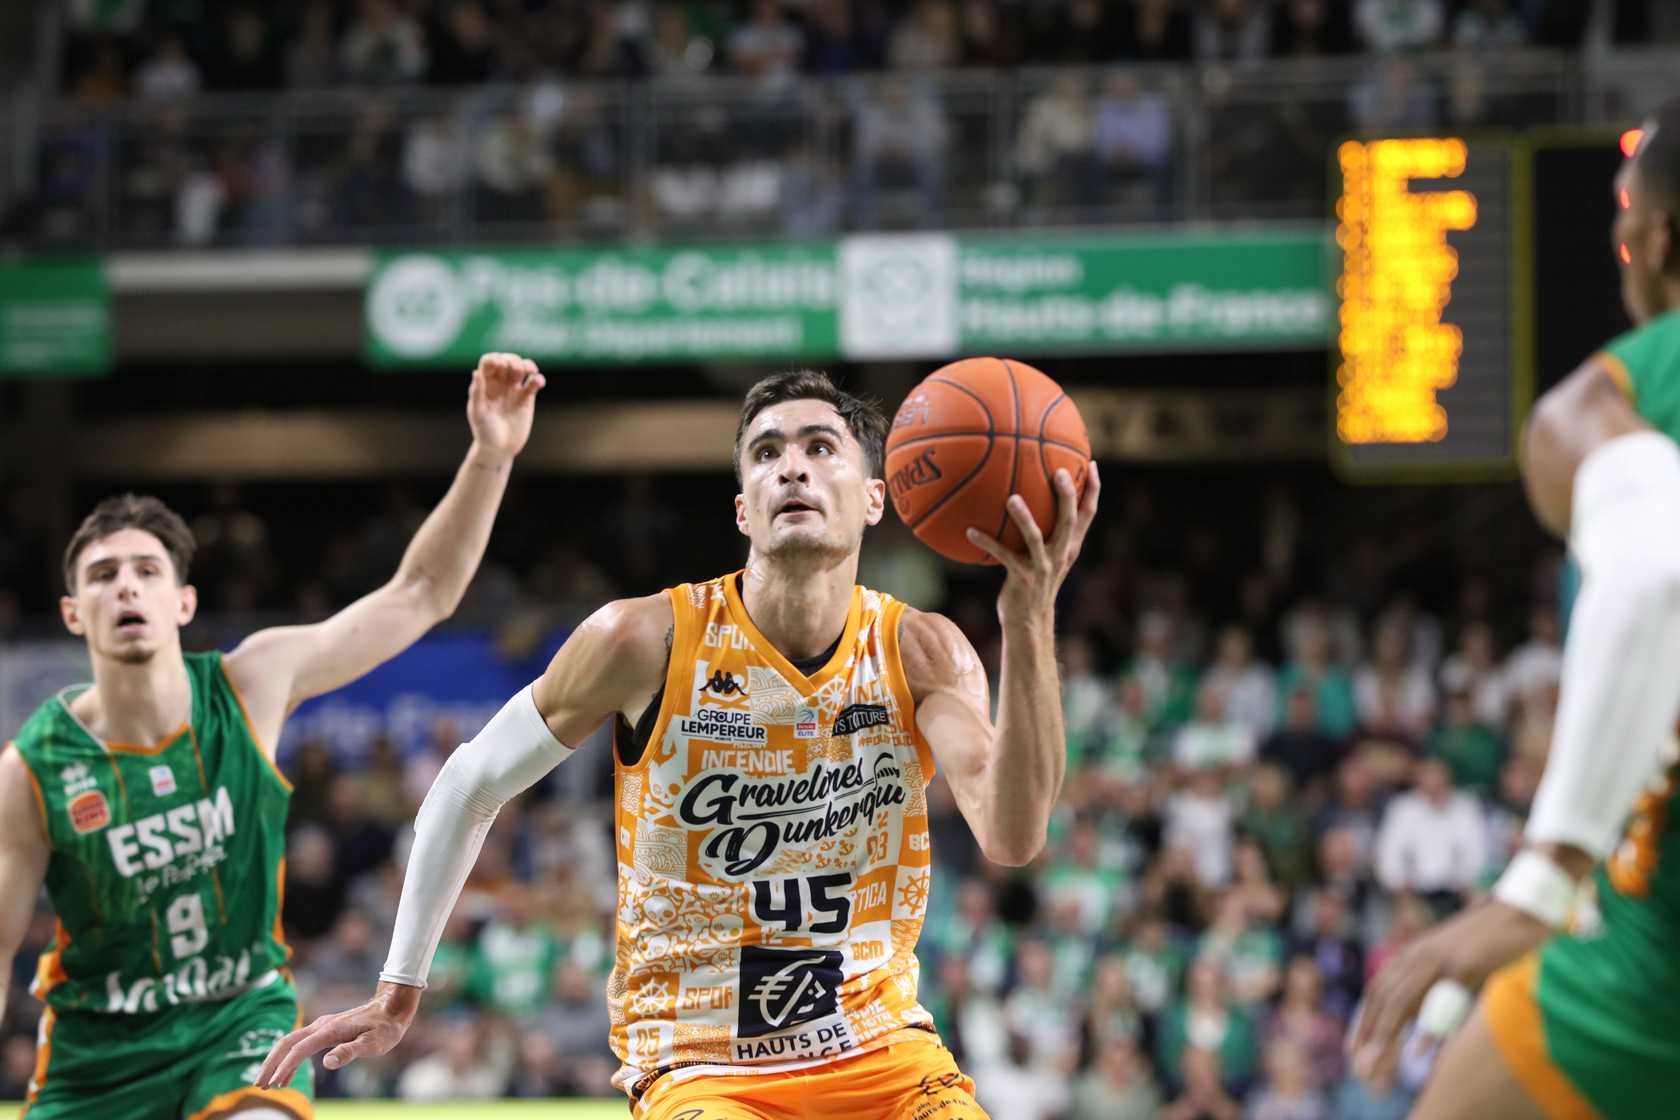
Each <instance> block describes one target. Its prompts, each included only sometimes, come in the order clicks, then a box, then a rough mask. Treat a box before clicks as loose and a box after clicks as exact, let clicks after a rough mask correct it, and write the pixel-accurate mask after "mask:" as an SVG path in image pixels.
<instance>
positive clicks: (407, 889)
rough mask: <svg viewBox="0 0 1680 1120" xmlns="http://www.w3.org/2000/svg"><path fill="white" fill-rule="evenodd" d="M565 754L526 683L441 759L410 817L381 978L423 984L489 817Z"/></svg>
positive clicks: (490, 820) (487, 828) (481, 843)
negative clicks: (409, 841) (408, 847)
mask: <svg viewBox="0 0 1680 1120" xmlns="http://www.w3.org/2000/svg"><path fill="white" fill-rule="evenodd" d="M571 754H572V749H571V748H570V747H568V746H566V745H565V744H564V743H562V742H560V740H558V739H556V738H555V737H554V733H553V732H552V731H550V730H549V729H548V723H547V722H546V721H545V720H544V719H543V717H542V713H541V712H539V711H538V710H537V701H536V698H535V697H533V696H532V694H531V686H530V685H526V686H525V687H524V688H522V689H520V690H519V692H518V694H517V695H515V696H514V698H513V699H512V700H509V701H508V702H507V703H506V704H504V705H503V706H502V710H501V711H499V712H497V713H496V714H495V715H494V716H493V717H492V718H491V720H490V722H489V723H487V724H485V725H484V730H483V731H480V732H479V733H478V734H477V735H476V736H475V737H474V738H473V740H472V741H471V742H469V743H463V744H462V745H461V746H460V747H459V748H457V749H456V751H455V753H454V754H452V755H450V756H449V761H448V762H446V763H444V765H443V769H442V770H441V771H439V773H438V776H437V781H435V782H433V783H432V788H431V790H430V791H429V792H428V793H427V794H426V800H425V801H424V802H422V803H421V805H420V812H419V813H418V814H416V815H415V818H414V847H413V850H412V851H411V852H410V853H409V857H408V870H407V871H406V872H405V873H404V875H403V888H402V899H401V901H399V902H398V903H397V920H396V927H395V928H394V929H393V930H392V931H391V955H390V956H389V957H388V958H386V961H385V970H384V971H383V972H381V973H380V974H379V978H380V979H381V980H390V981H394V982H395V983H398V984H408V985H410V986H412V987H416V988H423V987H425V986H426V973H427V972H428V971H430V970H431V967H432V955H433V954H434V953H436V952H437V947H438V940H439V939H440V938H441V937H442V936H443V927H444V925H445V923H447V922H448V921H449V915H450V912H451V911H453V910H454V909H455V901H456V899H458V898H459V897H460V895H461V886H462V884H464V883H465V882H466V881H467V873H468V872H470V871H471V870H472V867H473V864H474V863H476V862H477V861H478V852H479V849H480V848H482V847H483V846H484V837H485V835H486V834H487V833H488V832H489V831H490V826H491V825H492V824H494V823H495V821H496V814H497V813H499V812H501V811H502V806H503V805H505V804H507V803H508V802H509V801H510V800H512V799H513V798H514V797H516V796H518V795H519V794H520V793H523V792H524V791H525V790H526V789H529V788H530V787H531V786H532V785H534V784H536V783H537V782H538V781H540V780H541V779H542V777H543V775H544V774H547V773H548V772H549V771H550V770H552V769H554V768H555V767H556V766H557V765H559V764H560V763H562V762H564V761H565V760H566V759H567V758H569V757H571Z"/></svg>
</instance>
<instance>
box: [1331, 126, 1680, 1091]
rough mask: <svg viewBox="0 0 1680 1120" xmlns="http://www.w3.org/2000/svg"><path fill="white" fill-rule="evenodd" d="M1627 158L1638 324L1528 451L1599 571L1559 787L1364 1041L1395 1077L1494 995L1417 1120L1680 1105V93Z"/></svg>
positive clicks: (1621, 214) (1378, 1069) (1627, 292)
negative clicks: (1428, 1038)
mask: <svg viewBox="0 0 1680 1120" xmlns="http://www.w3.org/2000/svg"><path fill="white" fill-rule="evenodd" d="M1622 150H1623V152H1624V154H1626V156H1627V159H1626V160H1625V161H1624V162H1623V164H1622V166H1621V168H1620V169H1619V170H1618V172H1617V174H1616V177H1615V181H1614V183H1613V184H1611V188H1612V190H1613V193H1614V198H1615V203H1616V211H1615V219H1614V222H1613V224H1612V227H1611V231H1610V245H1609V248H1610V249H1611V250H1612V251H1613V252H1614V253H1615V256H1616V260H1617V262H1618V267H1619V272H1620V277H1619V279H1620V283H1621V294H1622V303H1623V306H1624V307H1625V309H1626V310H1627V313H1628V316H1629V318H1630V319H1632V320H1633V322H1634V323H1635V324H1637V327H1636V329H1634V330H1633V331H1631V332H1629V333H1627V334H1625V335H1623V336H1621V337H1620V338H1617V339H1616V340H1614V341H1613V342H1611V343H1610V344H1609V346H1608V347H1607V348H1606V349H1604V350H1602V351H1600V352H1599V353H1597V354H1595V355H1593V356H1592V357H1591V358H1589V359H1588V360H1587V361H1586V362H1585V363H1584V364H1583V365H1582V366H1581V367H1580V368H1579V369H1577V370H1576V371H1575V372H1574V373H1572V374H1571V375H1570V376H1569V377H1567V378H1565V379H1564V380H1563V381H1561V382H1560V383H1559V384H1558V385H1556V386H1554V387H1553V388H1551V389H1550V390H1548V391H1547V392H1546V394H1545V395H1544V396H1543V397H1542V398H1541V400H1540V401H1539V402H1538V404H1537V405H1536V407H1535V409H1534V411H1533V413H1532V414H1531V416H1530V418H1529V422H1528V425H1527V428H1526V430H1525V432H1524V437H1523V457H1522V473H1523V482H1524V486H1525V489H1526V491H1527V494H1528V498H1529V503H1530V505H1531V506H1532V508H1533V510H1534V513H1535V515H1536V517H1537V518H1538V519H1539V521H1540V522H1541V524H1542V525H1543V526H1545V527H1546V528H1547V529H1548V530H1550V531H1551V532H1552V533H1554V534H1556V535H1557V536H1559V537H1564V538H1567V539H1568V541H1569V544H1570V550H1571V553H1572V554H1573V555H1574V556H1576V557H1578V558H1579V559H1580V561H1581V565H1582V569H1583V575H1584V578H1583V579H1582V581H1581V583H1580V586H1579V589H1578V591H1577V592H1576V603H1575V608H1574V610H1573V612H1572V613H1571V617H1570V622H1569V641H1568V644H1567V646H1566V648H1565V652H1564V665H1565V669H1564V674H1565V679H1564V681H1563V689H1562V695H1561V698H1560V701H1559V704H1558V711H1557V717H1556V726H1555V729H1554V732H1553V735H1552V742H1551V745H1550V750H1549V753H1548V756H1547V759H1546V766H1545V774H1544V777H1543V779H1542V781H1541V783H1540V787H1539V789H1538V791H1537V793H1536V795H1535V797H1534V803H1533V805H1532V807H1531V808H1530V812H1529V819H1528V822H1527V824H1526V825H1525V828H1524V836H1523V845H1522V848H1521V850H1520V851H1518V852H1517V853H1516V854H1515V856H1514V857H1513V859H1512V861H1511V865H1510V866H1509V867H1508V868H1507V869H1506V871H1505V872H1504V873H1503V874H1502V875H1501V877H1500V880H1499V882H1498V883H1497V884H1496V885H1495V887H1494V889H1493V891H1492V893H1491V897H1490V898H1489V899H1487V900H1485V901H1482V902H1479V903H1476V904H1474V905H1472V906H1469V907H1467V908H1466V909H1465V910H1463V911H1461V912H1460V913H1458V914H1456V915H1454V916H1453V917H1452V918H1450V919H1449V920H1447V921H1446V922H1444V923H1442V924H1441V925H1440V926H1439V927H1437V928H1435V929H1432V930H1430V931H1428V932H1427V933H1424V934H1422V935H1421V936H1419V937H1416V938H1414V939H1412V941H1411V942H1410V943H1409V944H1408V945H1407V946H1406V947H1405V948H1403V949H1402V950H1401V951H1400V952H1399V953H1398V954H1396V955H1395V957H1394V958H1393V959H1392V960H1390V961H1389V963H1388V964H1387V965H1386V966H1385V967H1384V968H1383V970H1382V971H1381V972H1380V973H1379V974H1378V975H1377V976H1376V977H1375V978H1374V979H1373V982H1372V983H1371V984H1370V985H1369V986H1368V987H1367V989H1366V995H1365V999H1364V1001H1363V1008H1362V1012H1361V1016H1360V1020H1359V1022H1358V1024H1357V1025H1356V1027H1355V1030H1354V1033H1353V1038H1352V1039H1351V1048H1352V1053H1353V1063H1352V1064H1353V1069H1354V1071H1355V1073H1356V1074H1358V1075H1361V1076H1366V1077H1379V1078H1380V1077H1386V1076H1389V1075H1390V1074H1391V1072H1392V1070H1393V1063H1394V1061H1395V1059H1396V1056H1397V1054H1398V1052H1399V1047H1400V1040H1401V1036H1402V1032H1403V1030H1404V1027H1405V1025H1406V1023H1407V1022H1408V1021H1410V1020H1411V1018H1412V1016H1413V1015H1414V1014H1415V1013H1417V1012H1418V1011H1419V1009H1420V1008H1422V1010H1423V1012H1424V1015H1423V1016H1422V1020H1427V1025H1425V1023H1424V1022H1422V1021H1421V1020H1420V1028H1421V1029H1422V1030H1424V1031H1425V1032H1427V1033H1431V1034H1438V1033H1440V1032H1442V1031H1450V1030H1451V1029H1452V1020H1454V1019H1455V1018H1456V1017H1457V1015H1458V1012H1457V1011H1456V1010H1454V1006H1455V1005H1456V1004H1458V1003H1460V1002H1461V999H1462V995H1463V993H1464V992H1465V991H1466V989H1469V988H1474V987H1476V986H1477V985H1482V992H1481V997H1480V999H1479V1001H1478V1002H1477V1003H1476V1005H1475V1010H1474V1012H1473V1013H1472V1014H1471V1016H1470V1018H1469V1020H1468V1022H1466V1023H1464V1024H1463V1025H1462V1027H1461V1029H1458V1030H1457V1031H1456V1033H1454V1034H1453V1035H1452V1037H1451V1038H1450V1039H1449V1040H1448V1041H1447V1043H1446V1046H1445V1048H1444V1049H1443V1051H1442V1052H1441V1055H1440V1058H1439V1060H1438V1062H1437V1068H1436V1070H1435V1072H1434V1075H1433V1076H1432V1077H1431V1078H1430V1081H1429V1083H1428V1084H1427V1085H1426V1086H1425V1087H1424V1090H1423V1094H1422V1096H1421V1097H1420V1098H1419V1099H1418V1101H1417V1103H1416V1105H1415V1107H1414V1109H1413V1112H1412V1116H1413V1118H1414V1120H1487V1118H1488V1117H1492V1116H1498V1117H1500V1118H1501V1120H1542V1118H1545V1120H1550V1118H1557V1117H1570V1118H1583V1120H1585V1118H1596V1117H1607V1118H1614V1120H1621V1118H1624V1117H1627V1118H1634V1117H1638V1118H1644V1117H1652V1116H1670V1115H1675V1114H1676V1101H1677V1100H1680V1045H1677V1043H1676V1039H1677V1038H1680V1011H1677V1010H1676V1009H1677V1008H1680V966H1676V964H1675V949H1676V948H1677V947H1680V865H1677V864H1676V860H1677V859H1680V851H1677V850H1676V848H1677V847H1680V837H1677V835H1676V808H1677V805H1676V801H1675V793H1676V769H1675V763H1676V760H1677V758H1680V744H1677V743H1676V740H1675V735H1674V726H1675V720H1676V713H1677V709H1680V684H1677V683H1676V682H1677V681H1680V516H1677V511H1680V316H1677V314H1676V312H1677V310H1680V98H1672V99H1670V100H1669V101H1667V102H1666V103H1664V104H1663V105H1662V106H1661V107H1659V108H1658V109H1657V110H1656V112H1655V113H1653V114H1652V115H1651V116H1650V117H1649V118H1647V120H1646V121H1645V122H1644V126H1643V127H1642V128H1640V129H1638V130H1632V131H1629V132H1628V133H1627V134H1625V135H1624V136H1623V138H1622ZM1600 864H1602V866H1597V865H1600ZM1588 879H1590V881H1591V883H1592V885H1593V888H1594V889H1593V890H1592V891H1591V892H1590V897H1591V898H1592V899H1593V902H1594V905H1591V906H1586V905H1583V904H1582V899H1581V895H1582V893H1583V892H1581V891H1580V890H1579V889H1578V888H1579V885H1580V884H1581V883H1582V881H1583V880H1588ZM1572 910H1573V914H1571V911H1572ZM1484 981H1485V983H1484ZM1437 993H1439V994H1440V996H1441V997H1443V998H1431V999H1426V996H1429V997H1434V996H1435V995H1436V994H1437ZM1455 993H1456V994H1455ZM1430 1003H1433V1004H1434V1006H1433V1009H1431V1007H1430V1006H1429V1004H1430Z"/></svg>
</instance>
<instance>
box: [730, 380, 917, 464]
mask: <svg viewBox="0 0 1680 1120" xmlns="http://www.w3.org/2000/svg"><path fill="white" fill-rule="evenodd" d="M784 401H822V402H823V403H824V404H830V405H833V406H834V411H836V412H838V413H839V414H840V419H842V420H844V421H845V422H846V427H847V428H848V429H849V430H850V431H851V433H852V438H853V439H855V440H857V441H858V444H859V446H861V447H862V448H863V455H864V458H865V459H867V460H868V461H869V477H870V478H883V477H885V474H886V460H887V416H886V413H884V412H882V411H881V405H880V402H878V401H874V400H871V399H869V398H867V397H860V396H856V395H855V394H852V393H848V392H846V391H845V390H844V389H842V388H840V387H839V386H838V385H836V384H835V383H834V382H833V380H831V379H830V378H829V376H828V374H826V373H822V372H821V371H819V370H814V369H796V370H792V371H790V372H788V373H776V374H771V375H770V376H769V377H766V378H764V379H763V380H762V381H760V382H759V383H758V384H756V385H754V386H753V387H752V388H751V389H748V390H747V397H746V399H745V400H743V401H742V402H741V421H740V423H738V424H736V425H735V483H736V485H740V482H741V441H742V440H743V439H745V438H746V436H747V425H748V424H751V423H752V422H753V417H755V416H757V415H758V414H759V413H761V412H763V411H764V410H765V409H767V408H769V407H770V406H771V405H773V404H781V403H783V402H784Z"/></svg>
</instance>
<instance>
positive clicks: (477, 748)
mask: <svg viewBox="0 0 1680 1120" xmlns="http://www.w3.org/2000/svg"><path fill="white" fill-rule="evenodd" d="M671 633H672V614H671V605H670V600H669V599H667V598H666V597H665V596H663V595H654V596H649V597H647V598H645V599H626V600H620V601H618V602H615V603H609V604H608V605H607V606H605V607H602V608H601V609H600V610H599V611H596V612H595V614H594V615H592V616H590V618H589V619H588V620H586V621H585V622H584V623H583V624H582V625H581V626H579V627H578V628H577V630H576V631H574V632H573V633H572V636H571V637H570V638H568V639H567V640H566V644H565V645H564V646H562V647H561V648H560V652H558V653H556V654H555V655H554V660H553V661H552V662H551V663H550V664H549V667H548V669H547V671H545V672H544V673H543V675H542V676H541V677H540V678H538V679H537V680H536V681H535V682H534V683H533V684H532V685H531V686H530V687H528V688H526V689H523V690H522V691H520V693H519V694H518V695H517V696H515V697H514V698H513V699H512V700H510V701H508V703H507V706H506V707H504V708H503V709H502V710H501V711H500V712H498V713H497V714H496V716H495V718H493V719H492V720H491V721H490V723H489V724H488V725H486V727H485V729H484V730H483V731H481V732H479V734H478V735H477V737H475V738H474V739H473V741H472V742H470V743H466V744H464V745H462V746H461V747H460V748H459V749H457V750H456V751H455V753H454V754H452V755H450V756H449V761H448V762H447V763H445V764H444V767H443V770H442V772H441V773H439V774H438V777H437V781H436V782H434V783H433V784H432V788H431V791H430V792H429V793H427V794H426V800H425V802H424V804H422V805H421V806H420V813H419V816H418V817H416V818H415V822H414V847H413V849H412V850H411V852H410V854H409V860H408V869H407V871H406V872H405V873H404V875H403V889H402V899H401V901H400V902H399V903H398V906H397V920H396V928H395V930H394V931H393V933H392V937H391V953H390V956H389V958H388V959H387V960H386V964H385V970H384V971H383V972H382V973H381V974H380V979H379V987H378V990H377V991H376V992H375V994H374V997H373V998H372V999H370V1000H369V1001H368V1002H367V1003H364V1004H362V1005H361V1006H360V1007H356V1008H352V1009H351V1010H349V1011H342V1012H339V1013H338V1014H335V1015H323V1016H321V1017H320V1018H318V1019H316V1020H315V1021H314V1022H313V1023H310V1024H309V1025H308V1026H307V1027H304V1028H303V1029H301V1030H297V1031H293V1032H292V1033H291V1034H289V1035H287V1036H286V1037H285V1038H282V1039H281V1040H280V1041H279V1042H277V1043H276V1044H275V1046H274V1049H273V1050H272V1051H270V1052H269V1055H268V1059H267V1061H265V1062H264V1063H263V1067H262V1070H261V1072H260V1073H259V1075H258V1077H257V1080H256V1084H257V1085H258V1086H259V1087H262V1088H268V1087H271V1086H275V1085H286V1084H289V1083H290V1081H291V1079H292V1075H293V1074H294V1073H295V1072H296V1071H297V1068H298V1066H299V1065H301V1064H302V1063H304V1062H306V1061H308V1060H309V1057H310V1055H312V1054H315V1053H318V1052H320V1051H322V1050H327V1049H328V1048H329V1047H331V1048H332V1049H331V1050H330V1051H329V1052H328V1054H327V1057H326V1064H327V1066H328V1068H330V1069H337V1068H338V1067H339V1066H341V1065H344V1064H345V1063H347V1062H351V1061H354V1060H355V1059H357V1058H360V1057H365V1056H367V1055H369V1054H384V1053H387V1052H388V1051H390V1050H391V1048H392V1047H394V1046H396V1044H397V1043H398V1042H399V1041H401V1040H402V1036H403V1034H404V1033H405V1032H406V1031H407V1030H408V1027H409V1024H410V1023H411V1022H413V1019H414V1014H415V1012H416V1011H417V1010H418V1009H419V1006H420V992H421V990H422V989H423V988H424V986H425V983H426V973H427V971H428V970H429V968H430V967H431V961H432V954H433V953H434V952H436V951H437V945H438V939H439V937H440V936H441V935H442V932H443V926H444V923H445V922H446V921H447V920H448V918H449V915H450V912H451V911H453V910H454V909H455V902H456V899H457V898H458V897H459V896H460V892H461V885H462V883H464V882H465V881H466V878H467V873H468V872H470V871H471V870H472V866H473V864H474V862H476V861H477V859H478V852H479V848H480V846H482V844H483V843H484V837H485V835H486V834H487V833H488V832H489V831H490V826H491V825H492V824H494V823H495V820H496V815H497V813H499V812H500V811H501V807H502V805H503V804H505V803H506V802H507V801H508V800H509V799H511V798H513V797H515V796H517V795H518V794H519V793H520V792H522V791H523V790H525V789H526V788H528V787H529V786H531V785H532V784H534V783H535V782H537V781H538V780H539V779H541V778H542V776H543V775H544V774H546V773H548V771H549V770H551V769H553V767H554V766H556V765H557V764H559V763H560V762H562V761H564V760H565V758H566V757H567V756H568V755H570V754H571V747H569V746H568V745H567V744H570V743H576V742H579V741H581V740H582V739H583V737H584V736H586V735H588V734H589V733H590V732H591V731H593V730H595V728H597V727H599V726H600V725H601V721H602V720H604V719H607V718H609V717H610V716H612V715H613V714H614V713H615V712H616V713H622V714H624V715H625V716H627V717H630V718H634V717H635V716H636V715H637V714H639V712H640V711H641V709H642V708H644V707H646V705H647V703H648V702H649V700H650V699H651V697H652V696H653V693H654V692H655V691H656V690H657V689H658V688H659V685H660V683H661V681H662V680H663V679H664V674H665V669H666V664H667V657H668V655H669V653H670V637H671Z"/></svg>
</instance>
